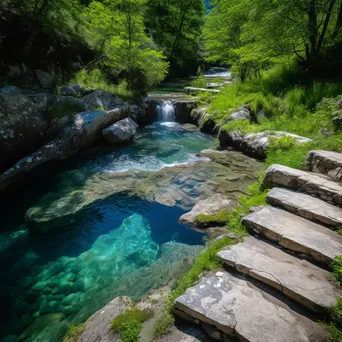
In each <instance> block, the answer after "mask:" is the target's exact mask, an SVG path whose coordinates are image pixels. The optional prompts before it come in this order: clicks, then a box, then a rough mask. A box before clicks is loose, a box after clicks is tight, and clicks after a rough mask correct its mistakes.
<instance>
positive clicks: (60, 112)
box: [47, 101, 84, 121]
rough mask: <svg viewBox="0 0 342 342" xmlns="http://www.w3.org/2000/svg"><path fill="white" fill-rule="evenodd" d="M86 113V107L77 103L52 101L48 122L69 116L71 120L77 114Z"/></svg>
mask: <svg viewBox="0 0 342 342" xmlns="http://www.w3.org/2000/svg"><path fill="white" fill-rule="evenodd" d="M82 111H84V106H83V105H82V104H80V103H78V102H76V101H62V102H57V101H52V103H50V106H49V110H48V113H47V118H48V120H49V121H50V120H52V119H55V118H57V119H58V118H62V117H63V116H68V118H69V119H71V118H72V117H73V116H74V115H75V114H76V113H80V112H82Z"/></svg>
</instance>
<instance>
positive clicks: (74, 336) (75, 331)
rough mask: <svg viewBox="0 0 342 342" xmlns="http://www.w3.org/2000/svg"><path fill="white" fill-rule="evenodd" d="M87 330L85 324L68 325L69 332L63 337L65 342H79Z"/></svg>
mask: <svg viewBox="0 0 342 342" xmlns="http://www.w3.org/2000/svg"><path fill="white" fill-rule="evenodd" d="M84 329H85V326H84V324H79V325H68V329H67V332H66V334H65V336H64V337H63V342H77V340H78V338H79V337H80V336H81V334H82V333H83V331H84Z"/></svg>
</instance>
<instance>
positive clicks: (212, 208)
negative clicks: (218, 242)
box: [179, 194, 235, 226]
mask: <svg viewBox="0 0 342 342" xmlns="http://www.w3.org/2000/svg"><path fill="white" fill-rule="evenodd" d="M234 207H235V201H233V200H231V199H228V198H226V197H224V196H222V195H221V194H215V195H213V196H211V197H208V198H207V199H205V200H202V201H199V202H197V203H196V204H195V206H194V207H193V208H192V210H191V211H190V212H188V213H186V214H184V215H182V216H181V217H180V218H179V222H181V223H186V224H191V225H199V223H198V222H197V218H198V216H199V215H200V214H206V215H215V214H218V213H219V212H220V211H221V210H223V209H226V210H227V211H231V210H232V209H234ZM215 225H216V223H215V222H213V225H212V226H215Z"/></svg>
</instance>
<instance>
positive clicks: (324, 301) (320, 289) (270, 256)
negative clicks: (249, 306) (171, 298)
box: [217, 236, 342, 313]
mask: <svg viewBox="0 0 342 342" xmlns="http://www.w3.org/2000/svg"><path fill="white" fill-rule="evenodd" d="M217 256H218V258H219V259H221V260H222V261H223V262H224V263H225V264H226V265H228V266H230V267H233V268H235V269H236V270H237V271H238V272H240V273H243V274H246V275H249V276H250V277H252V278H255V279H257V280H260V281H262V282H263V283H265V284H267V285H270V286H272V287H273V288H275V289H277V290H279V291H281V292H283V293H284V294H285V295H286V296H287V297H289V298H291V299H292V300H294V301H296V302H297V303H299V304H301V305H303V306H305V307H306V308H308V309H310V310H312V311H316V312H323V313H327V312H328V310H329V309H330V308H331V307H332V306H334V305H335V304H336V303H337V300H338V298H339V296H341V295H342V291H341V289H340V288H339V286H338V284H337V282H336V280H335V278H334V277H333V276H332V275H331V274H330V273H329V272H328V271H325V270H323V269H321V268H319V267H317V266H315V265H313V264H311V263H309V262H308V261H306V260H300V259H298V258H296V257H294V256H291V255H289V254H287V253H285V252H283V251H282V250H281V249H279V248H276V247H274V246H272V245H270V244H268V243H266V242H264V241H261V240H258V239H256V238H254V237H251V236H250V237H246V238H245V239H244V242H243V243H239V244H237V245H234V246H232V247H230V248H227V249H224V250H222V251H220V252H219V253H218V254H217Z"/></svg>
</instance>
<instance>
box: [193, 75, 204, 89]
mask: <svg viewBox="0 0 342 342" xmlns="http://www.w3.org/2000/svg"><path fill="white" fill-rule="evenodd" d="M191 87H194V88H206V87H207V81H206V79H205V77H204V76H199V77H197V78H196V79H195V80H193V81H191Z"/></svg>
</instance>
